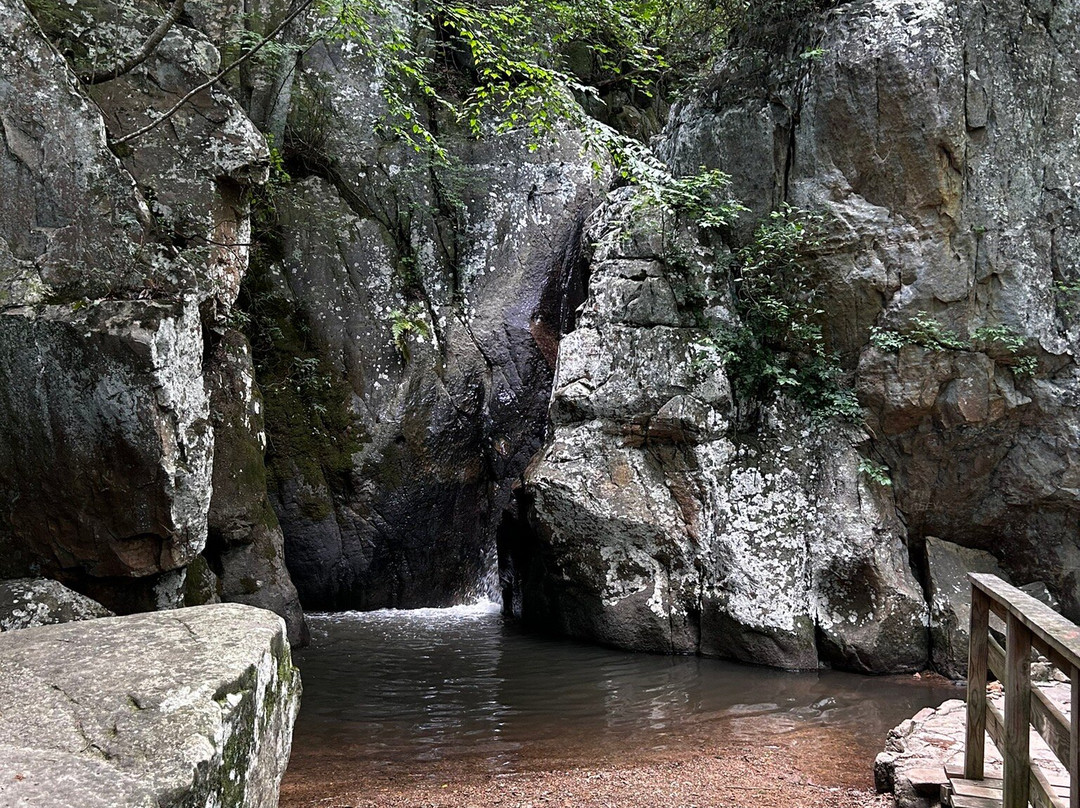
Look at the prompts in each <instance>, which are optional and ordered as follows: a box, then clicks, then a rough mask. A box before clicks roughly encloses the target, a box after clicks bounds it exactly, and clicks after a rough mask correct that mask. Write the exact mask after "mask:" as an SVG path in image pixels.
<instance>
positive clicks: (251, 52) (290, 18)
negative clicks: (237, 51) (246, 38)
mask: <svg viewBox="0 0 1080 808" xmlns="http://www.w3.org/2000/svg"><path fill="white" fill-rule="evenodd" d="M313 2H314V0H303V1H302V2H301V3H300V5H298V6H297V7H296V8H295V9H293V10H292V12H290V13H289V15H288V16H287V17H286V18H285V19H283V20H282V21H281V22H280V23H279V24H278V26H277V27H276V28H275V29H274V30H273V31H271V32H270V33H269V34H267V35H266V36H264V37H263V38H262V39H260V40H259V41H258V42H257V43H256V44H255V46H254V47H252V48H251V50H249V51H247V53H245V54H244V55H243V56H241V57H240V58H238V59H236V60H235V61H233V62H231V63H230V64H229V65H228V66H226V67H223V68H222V69H221V70H220V71H219V72H218V74H217V75H216V76H213V77H212V78H210V79H207V80H206V81H204V82H203V83H202V84H200V85H199V86H198V87H196V88H195V89H193V90H191V91H190V92H189V93H188V94H187V95H185V96H184V97H183V98H181V99H180V100H179V101H177V102H176V103H175V104H173V105H172V106H171V107H170V108H169V109H168V110H166V111H165V112H163V113H161V115H159V116H158V117H156V118H154V119H153V120H152V121H150V123H148V124H146V126H143V127H140V128H139V129H136V130H135V131H134V132H131V133H129V134H127V135H124V136H123V137H121V138H117V139H116V140H114V141H113V143H114V144H116V145H117V146H121V145H123V144H125V143H129V142H131V141H132V140H134V139H135V138H137V137H141V136H142V135H145V134H146V133H147V132H150V131H152V130H153V129H156V128H157V127H158V126H160V125H161V124H163V123H164V122H165V121H167V120H169V118H171V117H172V116H173V115H175V114H176V113H177V111H178V110H179V109H180V108H181V107H182V106H184V104H186V103H187V102H188V101H190V100H191V99H192V98H194V97H195V96H196V95H198V94H199V93H201V92H202V91H203V90H205V89H207V88H209V87H212V86H213V85H214V84H215V83H217V82H218V81H219V80H221V79H223V78H224V77H225V76H227V75H228V74H229V73H231V72H232V71H233V70H235V69H236V68H238V67H240V65H242V64H243V63H244V62H246V61H247V60H248V59H250V58H251V57H252V56H254V55H255V54H256V53H258V52H259V51H260V50H261V49H262V47H263V45H265V44H266V43H267V42H269V41H270V40H272V39H273V38H274V37H276V36H277V35H278V34H280V33H281V32H282V31H283V30H284V29H285V26H287V25H288V24H289V23H291V22H292V21H293V20H295V19H296V18H297V17H299V16H300V15H301V14H302V13H303V12H304V11H305V10H306V9H307V8H308V6H310V5H311V4H312V3H313Z"/></svg>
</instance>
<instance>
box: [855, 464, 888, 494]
mask: <svg viewBox="0 0 1080 808" xmlns="http://www.w3.org/2000/svg"><path fill="white" fill-rule="evenodd" d="M859 474H862V475H864V476H865V477H866V478H867V479H868V480H871V481H873V482H875V483H877V484H878V485H881V486H885V487H887V488H888V487H891V486H892V484H893V483H892V477H891V476H889V467H888V466H886V465H884V464H882V463H876V462H874V461H873V460H871V459H870V458H868V457H863V458H861V459H860V460H859Z"/></svg>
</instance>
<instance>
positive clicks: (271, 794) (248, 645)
mask: <svg viewBox="0 0 1080 808" xmlns="http://www.w3.org/2000/svg"><path fill="white" fill-rule="evenodd" d="M299 699H300V678H299V674H298V672H297V670H296V668H295V667H293V664H292V660H291V657H290V653H289V645H288V643H287V642H286V640H285V628H284V625H283V623H282V621H281V619H280V618H279V617H277V616H276V615H273V614H271V613H270V612H266V611H263V610H261V609H254V608H252V607H249V606H242V605H239V604H222V605H215V606H200V607H196V608H191V609H183V610H179V611H174V612H169V613H162V614H145V615H134V616H130V617H117V618H105V619H102V620H93V621H88V622H83V623H69V624H66V625H62V626H46V627H43V628H35V629H27V630H25V631H14V632H7V633H4V634H3V635H0V803H3V804H5V805H16V804H18V805H35V806H65V805H80V806H86V808H97V807H98V806H100V808H114V806H120V805H123V806H146V808H150V806H175V808H180V806H184V808H193V807H194V806H207V808H210V806H216V807H219V808H241V807H243V808H274V806H276V805H277V798H278V796H277V795H278V786H279V784H280V782H281V777H282V775H283V774H284V772H285V766H286V764H287V763H288V759H289V752H290V749H291V745H292V726H293V722H294V720H295V718H296V712H297V709H298V707H299Z"/></svg>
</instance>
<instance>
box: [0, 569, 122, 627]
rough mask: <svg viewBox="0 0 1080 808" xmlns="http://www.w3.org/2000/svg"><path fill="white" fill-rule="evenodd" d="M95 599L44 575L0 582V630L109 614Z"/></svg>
mask: <svg viewBox="0 0 1080 808" xmlns="http://www.w3.org/2000/svg"><path fill="white" fill-rule="evenodd" d="M112 616H113V613H112V612H110V611H109V610H108V609H106V608H105V607H104V606H102V605H101V604H100V603H98V602H97V601H95V600H91V599H90V598H88V597H85V596H84V595H80V594H79V593H78V592H73V591H71V590H70V589H68V588H67V587H66V586H64V585H63V584H62V583H60V582H59V581H53V580H50V579H48V578H15V579H12V580H7V581H0V631H14V630H15V629H21V628H33V627H35V626H48V625H52V624H53V623H71V622H74V621H76V620H93V619H94V618H95V617H112Z"/></svg>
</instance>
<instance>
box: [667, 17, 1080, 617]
mask: <svg viewBox="0 0 1080 808" xmlns="http://www.w3.org/2000/svg"><path fill="white" fill-rule="evenodd" d="M1078 25H1080V7H1078V5H1077V3H1075V2H1072V1H1070V2H1061V3H1054V4H1052V5H1049V6H1048V5H1046V4H1045V3H1042V2H1040V0H1022V1H1021V2H1004V1H1003V0H994V1H993V2H988V3H975V2H967V0H915V1H914V2H908V1H907V0H869V2H860V3H845V4H840V5H838V6H837V7H836V8H834V9H833V10H831V11H829V12H828V13H827V14H826V15H824V17H823V19H822V20H821V21H820V25H818V24H816V23H815V24H814V25H812V26H809V27H807V28H806V29H805V30H804V31H803V33H802V35H801V36H802V39H800V46H802V43H805V47H806V48H817V49H818V50H817V51H815V52H816V53H817V54H818V56H817V57H816V58H814V59H806V60H778V61H777V62H775V63H773V64H771V65H770V64H769V63H767V62H760V61H759V62H758V63H757V64H756V65H755V64H754V63H753V60H745V59H744V60H738V59H732V60H731V61H730V62H729V63H726V64H725V65H724V66H722V67H721V68H720V69H719V71H718V72H717V74H716V75H715V76H714V77H712V80H711V81H710V82H709V83H708V84H707V85H706V87H705V88H704V89H703V91H702V92H701V93H700V94H699V95H698V96H697V97H695V98H693V99H692V100H690V101H688V102H686V103H684V104H682V105H680V106H679V107H678V108H676V109H675V110H674V111H673V113H672V118H671V120H670V121H669V125H668V127H667V130H666V132H665V140H664V145H663V147H662V151H663V152H664V154H666V155H667V156H668V157H669V158H670V160H671V161H672V162H673V163H674V165H675V166H676V167H677V168H678V169H679V170H680V171H684V172H689V171H693V170H696V169H697V167H698V166H702V165H704V166H708V167H710V168H711V167H716V168H719V169H722V170H724V171H727V172H728V173H730V174H731V175H732V178H733V184H732V192H733V194H734V196H735V197H736V198H739V199H741V200H743V201H745V202H746V203H747V204H748V205H749V207H751V208H752V210H753V214H754V215H751V216H749V217H747V218H746V220H745V221H744V222H743V223H742V224H741V229H740V228H737V230H738V231H739V232H737V233H736V236H737V237H738V238H740V239H744V240H745V239H746V238H747V237H748V236H749V231H750V228H751V227H752V226H753V222H754V220H755V216H760V215H763V214H764V213H765V212H766V211H768V210H769V209H772V208H774V207H776V206H777V205H779V204H780V203H782V202H788V203H790V204H792V205H795V206H798V207H802V208H806V209H810V210H814V211H819V212H822V213H824V214H825V216H826V221H827V223H828V224H827V234H826V238H825V246H824V248H823V249H822V250H821V254H820V255H818V256H817V257H816V260H815V264H814V271H815V272H816V273H817V275H816V276H817V277H821V278H822V279H823V282H824V286H825V298H824V299H827V300H828V305H827V309H828V311H827V314H826V316H825V317H824V318H823V328H824V332H825V336H826V340H827V342H828V344H829V346H830V348H831V349H834V350H836V351H838V352H839V354H840V356H841V357H842V358H843V361H844V363H845V366H846V367H847V368H848V369H849V370H851V371H854V372H856V386H857V389H858V392H859V398H860V401H861V403H862V404H863V405H864V406H865V407H866V409H867V423H868V426H869V428H870V434H871V435H872V436H873V444H872V445H873V451H874V454H875V456H876V457H878V459H879V460H880V461H881V462H884V464H885V465H887V466H888V467H889V469H890V470H891V472H892V481H893V494H894V496H895V500H896V506H897V508H898V509H899V512H900V513H901V514H902V515H903V520H904V522H905V523H906V526H907V532H908V534H909V536H910V539H911V542H912V545H913V546H915V547H918V546H919V544H920V542H921V540H922V538H923V537H924V536H927V535H933V536H941V537H944V538H946V539H948V540H949V541H951V542H955V543H957V544H960V545H962V546H965V547H970V548H974V549H977V550H982V551H989V552H992V553H993V554H994V555H995V556H996V557H997V558H999V559H1000V560H1001V563H1002V566H1003V567H1004V568H1005V569H1006V571H1008V572H1009V573H1010V574H1012V576H1013V577H1014V578H1015V579H1017V580H1043V581H1045V582H1046V583H1047V584H1048V585H1049V587H1050V589H1051V590H1052V591H1054V592H1055V593H1056V594H1057V595H1058V596H1059V597H1061V599H1062V606H1063V609H1064V611H1065V613H1066V614H1068V615H1069V616H1072V617H1074V618H1075V617H1077V615H1078V614H1080V590H1078V589H1077V581H1076V578H1075V576H1074V575H1073V574H1072V572H1071V570H1073V569H1075V568H1076V567H1077V566H1078V563H1080V544H1078V542H1077V534H1076V530H1075V524H1076V519H1077V514H1078V512H1080V499H1078V495H1077V492H1078V491H1080V486H1078V485H1077V479H1076V476H1077V471H1076V470H1077V469H1078V468H1080V440H1078V436H1080V420H1078V415H1077V409H1076V406H1075V405H1076V391H1077V389H1078V387H1077V381H1078V378H1080V371H1078V368H1077V364H1076V361H1075V356H1076V354H1077V349H1078V347H1080V343H1078V342H1077V336H1078V334H1080V330H1078V329H1080V320H1078V319H1077V312H1078V310H1080V309H1078V307H1077V299H1076V294H1075V292H1067V291H1062V290H1063V288H1064V289H1068V288H1070V286H1069V285H1070V284H1074V283H1075V281H1076V280H1077V279H1078V278H1080V225H1078V223H1080V216H1078V210H1080V205H1078V202H1080V197H1078V189H1077V186H1076V185H1075V182H1074V180H1072V179H1067V178H1074V177H1076V176H1077V175H1078V173H1080V163H1078V154H1080V151H1078V150H1077V148H1076V145H1077V139H1076V130H1075V121H1076V118H1077V114H1078V112H1080V100H1078V99H1080V45H1078V43H1080V38H1078V37H1077V35H1076V34H1077V27H1078ZM1003 42H1008V43H1009V46H1008V47H1002V45H1001V43H1003ZM920 316H922V317H924V318H929V320H930V321H931V322H936V323H937V324H938V327H939V328H940V329H947V330H951V331H953V332H955V333H956V334H957V335H958V337H959V339H960V340H961V342H962V343H966V344H967V345H968V346H969V347H967V348H964V349H963V350H944V349H941V347H940V346H937V347H934V346H930V347H928V346H926V345H921V346H920V345H909V346H907V347H905V348H903V349H902V350H900V351H898V352H884V351H881V350H878V349H876V348H874V347H872V346H871V345H870V344H869V339H868V337H869V331H870V329H871V327H875V326H876V327H877V328H879V329H883V330H885V331H898V332H902V333H908V334H910V333H911V331H912V328H913V322H914V320H915V319H916V318H917V317H920ZM984 327H1002V328H1007V329H1009V330H1011V332H1012V333H1013V334H1015V336H1016V338H1017V339H1018V340H1019V343H1018V347H1016V348H1015V349H1014V350H1010V349H1007V348H1006V347H1005V346H1003V345H1002V344H1000V343H990V344H986V343H985V342H980V341H979V340H977V339H973V337H974V336H975V334H976V332H977V331H978V329H980V328H984ZM1019 356H1026V357H1029V358H1031V359H1033V360H1034V361H1035V363H1036V366H1037V367H1036V373H1035V375H1034V377H1029V376H1026V375H1025V374H1024V373H1022V372H1017V371H1016V362H1017V360H1018V357H1019Z"/></svg>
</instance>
